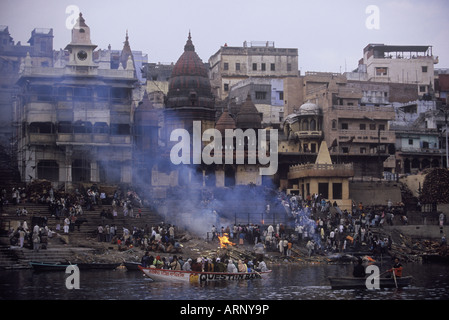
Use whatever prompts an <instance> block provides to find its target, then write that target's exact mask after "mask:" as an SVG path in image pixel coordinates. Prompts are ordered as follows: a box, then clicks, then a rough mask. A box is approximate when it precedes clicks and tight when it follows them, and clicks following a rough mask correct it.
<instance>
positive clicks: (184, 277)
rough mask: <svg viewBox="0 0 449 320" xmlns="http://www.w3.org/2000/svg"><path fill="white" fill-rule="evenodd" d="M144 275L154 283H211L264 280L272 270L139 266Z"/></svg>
mask: <svg viewBox="0 0 449 320" xmlns="http://www.w3.org/2000/svg"><path fill="white" fill-rule="evenodd" d="M139 269H140V270H142V271H143V273H144V274H145V275H146V276H148V277H149V278H151V279H153V280H154V281H184V282H192V283H200V282H201V283H202V282H209V281H230V282H233V281H242V280H243V281H245V280H254V279H264V278H266V277H268V276H269V275H270V273H271V270H269V271H265V272H256V271H253V272H248V273H229V272H197V271H181V270H167V269H156V268H144V267H142V266H139Z"/></svg>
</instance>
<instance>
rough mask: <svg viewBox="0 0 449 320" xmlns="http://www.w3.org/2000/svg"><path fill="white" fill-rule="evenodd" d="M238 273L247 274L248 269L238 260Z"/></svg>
mask: <svg viewBox="0 0 449 320" xmlns="http://www.w3.org/2000/svg"><path fill="white" fill-rule="evenodd" d="M238 271H239V272H243V273H246V272H248V267H247V266H246V264H245V263H243V261H242V260H239V262H238Z"/></svg>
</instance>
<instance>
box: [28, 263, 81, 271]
mask: <svg viewBox="0 0 449 320" xmlns="http://www.w3.org/2000/svg"><path fill="white" fill-rule="evenodd" d="M29 264H30V266H31V267H32V268H33V270H35V271H65V269H66V268H67V267H69V266H76V264H65V263H59V262H56V263H47V262H37V261H31V262H30V263H29Z"/></svg>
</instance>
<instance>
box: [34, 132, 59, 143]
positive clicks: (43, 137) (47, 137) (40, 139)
mask: <svg viewBox="0 0 449 320" xmlns="http://www.w3.org/2000/svg"><path fill="white" fill-rule="evenodd" d="M28 143H29V144H32V145H54V144H55V143H56V135H55V134H53V133H30V134H29V135H28Z"/></svg>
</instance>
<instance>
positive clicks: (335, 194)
mask: <svg viewBox="0 0 449 320" xmlns="http://www.w3.org/2000/svg"><path fill="white" fill-rule="evenodd" d="M332 199H334V200H335V199H343V184H341V183H332Z"/></svg>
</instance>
